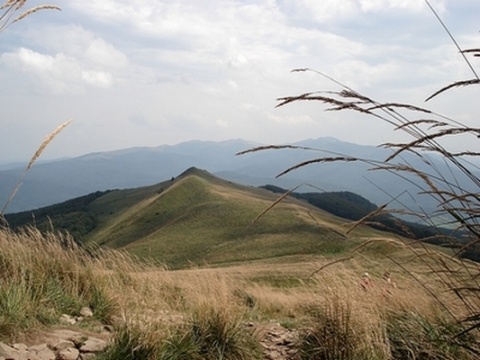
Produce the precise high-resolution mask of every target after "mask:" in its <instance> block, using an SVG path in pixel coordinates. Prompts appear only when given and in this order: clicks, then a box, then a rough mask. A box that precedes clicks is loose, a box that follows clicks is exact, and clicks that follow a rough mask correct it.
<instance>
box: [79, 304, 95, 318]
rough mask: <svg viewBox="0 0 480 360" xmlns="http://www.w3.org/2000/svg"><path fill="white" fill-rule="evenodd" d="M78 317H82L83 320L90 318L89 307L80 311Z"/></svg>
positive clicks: (91, 313)
mask: <svg viewBox="0 0 480 360" xmlns="http://www.w3.org/2000/svg"><path fill="white" fill-rule="evenodd" d="M80 315H82V316H83V317H84V318H86V317H92V316H93V311H92V309H90V308H89V307H83V308H82V310H80Z"/></svg>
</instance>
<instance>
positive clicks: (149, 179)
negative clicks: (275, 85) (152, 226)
mask: <svg viewBox="0 0 480 360" xmlns="http://www.w3.org/2000/svg"><path fill="white" fill-rule="evenodd" d="M258 145H259V144H254V143H250V142H247V141H244V140H241V139H237V140H228V141H222V142H213V141H189V142H184V143H180V144H177V145H162V146H158V147H153V148H148V147H138V148H131V149H123V150H117V151H110V152H100V153H92V154H86V155H83V156H80V157H77V158H71V159H60V160H58V161H51V162H47V163H39V164H36V165H34V166H33V167H32V169H31V170H30V171H29V173H28V174H27V176H26V178H25V180H24V183H23V185H22V186H21V188H20V190H19V191H18V193H17V195H16V197H15V199H14V201H13V202H12V203H11V204H10V206H9V208H8V209H7V212H18V211H22V210H27V209H35V208H39V207H43V206H47V205H50V204H54V203H58V202H62V201H65V200H68V199H71V198H74V197H78V196H82V195H85V194H89V193H92V192H95V191H104V190H108V189H122V188H133V187H139V186H147V185H151V184H156V183H158V182H159V181H163V180H165V179H169V178H171V177H174V176H176V175H177V174H179V173H181V172H183V171H184V170H185V169H187V168H189V167H192V166H195V167H198V168H202V169H205V170H207V171H209V172H210V173H213V174H215V175H218V176H219V177H221V178H224V179H227V180H231V181H234V182H238V183H241V184H245V185H255V186H260V185H265V184H273V185H277V186H281V187H284V188H293V187H295V186H298V185H301V184H310V185H312V186H314V187H315V188H316V190H315V191H317V190H319V189H320V190H324V191H344V190H345V191H351V192H354V193H357V194H360V195H362V196H364V197H365V198H367V199H369V200H370V201H372V202H374V203H377V204H381V203H385V202H388V201H389V200H390V199H391V198H392V197H395V196H397V195H399V194H401V193H402V192H404V191H405V190H408V191H409V192H410V193H411V194H412V195H415V194H416V193H417V192H418V188H415V187H414V186H412V185H409V184H408V183H407V182H405V181H404V180H403V179H401V178H399V177H397V176H395V175H392V174H388V173H387V172H385V171H373V172H372V171H369V169H370V168H371V167H372V164H369V163H366V162H349V163H348V164H345V163H325V164H316V165H310V166H307V167H305V168H301V169H297V170H296V171H294V172H292V173H289V174H286V175H285V176H282V177H281V178H279V179H276V178H275V177H276V175H278V174H279V173H280V172H282V171H283V170H285V169H287V168H288V167H290V166H292V165H295V164H298V163H299V162H302V161H305V160H309V159H313V158H317V157H324V156H335V155H334V154H343V155H351V156H357V157H360V158H366V159H370V160H375V161H381V160H383V159H385V158H386V157H387V156H388V155H389V154H390V151H389V150H386V149H381V148H377V147H374V146H362V145H356V144H351V143H346V142H342V141H339V140H336V139H333V138H319V139H310V140H304V141H301V142H298V143H296V144H293V145H298V146H304V147H311V148H315V149H317V150H311V151H307V150H291V149H281V150H266V151H258V152H254V153H249V154H245V155H241V156H237V155H236V153H238V152H239V151H243V150H247V149H250V148H253V147H255V146H258ZM320 149H322V150H326V151H327V152H325V151H320ZM410 161H414V160H412V159H410ZM418 166H423V165H422V164H418ZM438 166H444V165H442V164H440V165H438ZM23 171H24V169H23V167H17V168H14V169H12V168H10V169H7V170H2V171H0V179H1V183H0V184H1V188H0V203H2V204H3V203H5V202H6V199H8V197H9V196H10V193H11V192H12V190H13V189H14V187H15V184H16V183H17V181H18V179H19V178H20V177H21V174H22V173H23ZM299 191H312V188H311V187H310V186H307V185H305V186H302V187H300V188H299ZM387 194H389V195H387ZM402 200H403V201H405V202H407V203H408V204H409V205H411V204H413V201H412V199H411V198H409V197H408V196H404V198H403V199H402ZM423 205H424V206H425V208H428V209H430V210H431V209H432V204H429V203H428V202H425V204H423Z"/></svg>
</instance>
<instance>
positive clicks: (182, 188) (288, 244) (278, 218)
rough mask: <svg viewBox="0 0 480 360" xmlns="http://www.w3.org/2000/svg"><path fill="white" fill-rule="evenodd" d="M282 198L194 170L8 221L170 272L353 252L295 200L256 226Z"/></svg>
mask: <svg viewBox="0 0 480 360" xmlns="http://www.w3.org/2000/svg"><path fill="white" fill-rule="evenodd" d="M277 198H278V195H276V194H274V193H272V192H271V191H268V190H265V189H260V188H253V187H245V186H241V185H238V184H234V183H232V182H229V181H225V180H222V179H219V178H217V177H215V176H213V175H211V174H209V173H208V172H206V171H202V170H199V169H196V168H191V169H189V170H187V171H185V172H184V173H183V174H181V175H180V176H178V177H177V178H172V179H171V180H168V181H165V182H162V183H160V184H157V185H153V186H148V187H141V188H136V189H127V190H110V191H105V192H96V193H93V194H90V195H87V196H84V197H80V198H76V199H72V200H70V201H67V202H64V203H62V204H58V205H54V206H50V207H46V208H42V209H39V210H35V211H32V212H23V213H18V214H9V215H7V220H8V221H9V223H10V225H11V227H12V228H14V227H18V226H23V225H25V224H26V223H28V222H30V223H31V222H32V219H34V220H35V225H36V226H37V227H38V228H39V229H41V230H51V229H52V227H53V229H55V230H67V231H69V232H70V233H72V234H73V236H74V237H75V239H76V240H77V241H78V242H82V243H85V244H98V245H101V246H107V247H110V248H122V249H126V250H128V251H129V252H131V253H133V254H135V255H138V256H139V257H142V258H145V257H150V258H154V259H156V260H159V261H161V262H162V263H165V264H166V265H167V266H169V267H171V268H179V267H186V266H199V265H204V264H222V263H232V262H237V261H246V260H256V259H269V258H276V257H282V256H291V255H304V254H322V255H325V256H329V255H332V254H338V253H343V252H344V251H345V250H347V249H348V248H351V247H353V246H355V244H356V241H355V239H353V240H354V241H346V237H345V236H344V235H343V234H342V233H343V232H344V230H345V228H342V227H341V224H342V223H344V222H345V220H340V219H339V218H337V217H335V216H333V215H331V214H329V213H327V212H325V211H322V210H320V209H318V208H315V207H313V206H311V205H309V204H308V203H306V202H305V201H300V200H297V199H294V198H291V199H286V200H285V201H283V202H281V203H280V204H278V205H277V206H275V207H274V208H272V209H271V210H270V211H268V212H267V213H266V214H265V215H264V216H263V217H262V218H261V219H259V220H258V221H256V222H254V223H252V221H253V220H254V219H255V218H256V217H257V216H258V215H259V214H260V213H262V211H263V210H265V209H266V208H267V207H269V206H270V205H271V204H272V202H273V201H275V199H277ZM362 231H367V232H370V233H369V235H368V236H373V235H374V234H378V233H379V232H376V233H375V232H374V230H362ZM351 240H352V239H351Z"/></svg>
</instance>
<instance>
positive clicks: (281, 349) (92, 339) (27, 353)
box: [0, 308, 299, 360]
mask: <svg viewBox="0 0 480 360" xmlns="http://www.w3.org/2000/svg"><path fill="white" fill-rule="evenodd" d="M82 313H83V315H82V316H80V317H71V316H69V315H62V317H61V319H60V322H61V323H62V326H59V327H55V328H49V329H47V330H43V331H40V332H38V333H35V335H33V336H32V337H31V338H30V339H28V338H27V339H24V340H25V341H23V342H17V343H13V344H6V343H2V342H0V360H92V359H95V358H96V356H97V354H98V353H100V352H102V351H103V350H105V348H106V347H107V346H108V343H109V340H110V339H111V338H112V336H113V335H114V333H115V330H114V328H113V327H112V326H109V325H98V326H96V327H94V328H92V329H90V328H89V330H87V329H86V328H85V326H82V322H83V320H84V318H86V317H89V316H92V315H93V314H91V311H90V310H89V309H88V308H85V309H82ZM245 325H246V326H247V328H249V329H250V330H251V331H252V332H254V333H256V334H257V336H258V337H259V341H260V345H261V347H262V349H263V353H264V355H265V356H264V359H265V360H295V359H298V357H297V350H296V343H297V341H298V338H299V333H298V331H296V330H290V329H287V328H285V327H283V326H282V325H280V324H279V323H266V324H255V323H247V324H245Z"/></svg>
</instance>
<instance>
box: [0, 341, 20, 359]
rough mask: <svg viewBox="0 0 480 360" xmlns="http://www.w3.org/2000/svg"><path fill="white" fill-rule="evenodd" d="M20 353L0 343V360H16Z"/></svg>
mask: <svg viewBox="0 0 480 360" xmlns="http://www.w3.org/2000/svg"><path fill="white" fill-rule="evenodd" d="M19 356H20V353H19V351H18V350H17V349H14V348H13V347H11V346H8V345H6V344H4V343H0V358H4V359H6V360H9V359H12V360H18V359H19Z"/></svg>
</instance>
